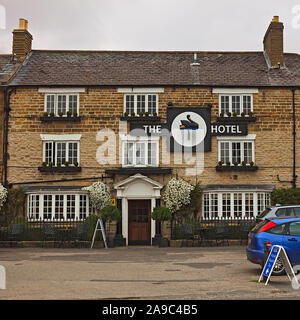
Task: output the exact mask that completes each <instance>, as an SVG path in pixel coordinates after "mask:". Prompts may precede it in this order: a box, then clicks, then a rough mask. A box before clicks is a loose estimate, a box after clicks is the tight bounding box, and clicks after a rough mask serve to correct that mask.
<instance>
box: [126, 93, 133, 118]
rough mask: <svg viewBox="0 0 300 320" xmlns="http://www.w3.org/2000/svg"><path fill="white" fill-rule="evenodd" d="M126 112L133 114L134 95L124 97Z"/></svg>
mask: <svg viewBox="0 0 300 320" xmlns="http://www.w3.org/2000/svg"><path fill="white" fill-rule="evenodd" d="M126 112H128V114H131V113H132V112H134V95H127V96H126Z"/></svg>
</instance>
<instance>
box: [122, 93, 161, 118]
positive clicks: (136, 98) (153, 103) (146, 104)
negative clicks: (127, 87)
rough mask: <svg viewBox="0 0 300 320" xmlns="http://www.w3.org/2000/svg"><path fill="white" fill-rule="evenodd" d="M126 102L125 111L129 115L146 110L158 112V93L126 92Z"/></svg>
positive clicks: (152, 112) (153, 112)
mask: <svg viewBox="0 0 300 320" xmlns="http://www.w3.org/2000/svg"><path fill="white" fill-rule="evenodd" d="M124 104H125V106H124V112H126V113H128V114H129V115H131V114H133V113H134V114H135V115H139V114H141V113H143V114H144V113H146V112H147V113H149V114H151V115H153V114H157V113H158V96H157V94H126V95H125V101H124Z"/></svg>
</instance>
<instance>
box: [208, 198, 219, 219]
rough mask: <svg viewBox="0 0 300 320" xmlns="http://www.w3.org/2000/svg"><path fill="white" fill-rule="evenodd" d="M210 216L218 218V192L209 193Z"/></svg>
mask: <svg viewBox="0 0 300 320" xmlns="http://www.w3.org/2000/svg"><path fill="white" fill-rule="evenodd" d="M210 218H218V194H217V193H211V194H210Z"/></svg>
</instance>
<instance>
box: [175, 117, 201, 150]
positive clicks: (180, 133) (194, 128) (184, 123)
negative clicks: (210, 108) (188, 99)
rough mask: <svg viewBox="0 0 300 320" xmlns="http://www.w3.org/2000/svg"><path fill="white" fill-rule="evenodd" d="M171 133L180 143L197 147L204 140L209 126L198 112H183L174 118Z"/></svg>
mask: <svg viewBox="0 0 300 320" xmlns="http://www.w3.org/2000/svg"><path fill="white" fill-rule="evenodd" d="M171 133H172V136H173V138H174V140H175V141H176V142H177V143H178V144H179V145H181V146H184V147H195V146H197V145H198V144H199V143H201V142H202V141H203V140H204V138H205V136H206V133H207V126H206V123H205V121H204V119H203V118H202V117H201V116H200V115H199V114H198V113H195V112H183V113H181V114H179V115H178V116H177V117H176V118H175V119H174V121H173V123H172V126H171Z"/></svg>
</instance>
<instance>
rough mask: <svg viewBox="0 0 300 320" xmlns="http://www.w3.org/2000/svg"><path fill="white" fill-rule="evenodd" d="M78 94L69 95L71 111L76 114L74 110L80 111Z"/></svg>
mask: <svg viewBox="0 0 300 320" xmlns="http://www.w3.org/2000/svg"><path fill="white" fill-rule="evenodd" d="M77 100H78V96H77V95H70V96H69V111H70V112H72V114H74V112H76V113H78V101H77Z"/></svg>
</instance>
